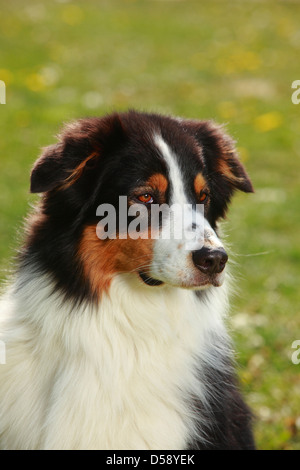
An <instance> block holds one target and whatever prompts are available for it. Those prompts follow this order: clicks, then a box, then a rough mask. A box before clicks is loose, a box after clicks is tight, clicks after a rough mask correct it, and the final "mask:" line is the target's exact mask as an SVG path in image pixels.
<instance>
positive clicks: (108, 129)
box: [30, 114, 123, 193]
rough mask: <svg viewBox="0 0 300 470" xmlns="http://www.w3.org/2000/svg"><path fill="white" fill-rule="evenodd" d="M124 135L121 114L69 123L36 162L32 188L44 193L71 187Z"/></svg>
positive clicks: (33, 190)
mask: <svg viewBox="0 0 300 470" xmlns="http://www.w3.org/2000/svg"><path fill="white" fill-rule="evenodd" d="M122 134H123V129H122V123H121V120H120V117H119V115H118V114H113V115H111V116H107V117H104V118H90V119H81V120H79V121H76V122H74V123H71V124H68V125H67V126H66V127H65V128H64V129H63V131H62V133H61V134H60V135H59V142H58V143H57V144H54V145H50V146H49V147H46V148H45V149H44V150H43V152H42V154H41V156H40V157H39V158H38V160H37V161H36V163H35V165H34V167H33V169H32V172H31V186H30V191H31V192H32V193H44V192H47V191H51V190H54V189H67V188H69V187H70V186H72V185H73V184H74V183H75V182H76V181H77V180H79V179H80V177H81V176H82V174H83V173H86V171H87V170H89V171H91V170H92V169H94V168H95V167H96V166H97V165H98V164H99V160H100V156H101V153H102V152H103V149H104V148H105V146H107V145H110V142H113V143H114V145H115V143H116V142H117V141H118V140H120V138H121V136H122Z"/></svg>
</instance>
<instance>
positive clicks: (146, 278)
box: [139, 271, 163, 287]
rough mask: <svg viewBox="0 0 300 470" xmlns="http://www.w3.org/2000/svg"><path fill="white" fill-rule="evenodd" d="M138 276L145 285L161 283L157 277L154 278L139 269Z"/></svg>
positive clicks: (153, 285)
mask: <svg viewBox="0 0 300 470" xmlns="http://www.w3.org/2000/svg"><path fill="white" fill-rule="evenodd" d="M139 276H140V278H141V279H142V281H143V282H144V283H145V284H147V286H151V287H156V286H161V285H162V284H163V282H162V281H159V280H158V279H154V278H153V277H150V276H149V274H145V273H144V272H142V271H139Z"/></svg>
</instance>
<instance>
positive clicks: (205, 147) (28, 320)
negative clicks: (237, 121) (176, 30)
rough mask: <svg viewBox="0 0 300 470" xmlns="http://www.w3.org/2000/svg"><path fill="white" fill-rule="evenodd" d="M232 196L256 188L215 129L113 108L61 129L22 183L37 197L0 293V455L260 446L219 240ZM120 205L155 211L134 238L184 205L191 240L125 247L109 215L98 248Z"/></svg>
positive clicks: (139, 240)
mask: <svg viewBox="0 0 300 470" xmlns="http://www.w3.org/2000/svg"><path fill="white" fill-rule="evenodd" d="M236 190H241V191H244V192H246V193H247V192H249V193H250V192H253V187H252V183H251V181H250V179H249V176H248V175H247V173H246V170H245V168H244V166H243V165H242V163H241V162H240V161H239V159H238V156H237V153H236V150H235V144H234V142H233V140H232V139H231V138H230V137H229V136H228V135H227V134H226V133H225V132H224V129H223V127H222V126H220V125H217V124H215V123H213V122H212V121H200V120H192V119H181V118H177V117H172V116H162V115H159V114H154V113H153V114H151V113H144V112H139V111H135V110H129V111H127V112H122V113H118V112H114V113H112V114H108V115H105V116H104V117H99V118H98V117H92V118H86V119H81V120H79V121H76V122H73V123H70V124H68V125H66V126H65V127H64V129H63V130H62V133H61V134H60V136H59V139H58V142H57V143H56V144H54V145H51V146H49V147H47V148H45V149H43V151H42V154H41V156H40V157H39V158H38V160H37V161H36V163H35V165H34V167H33V169H32V173H31V192H32V193H41V196H40V199H39V201H38V203H37V206H36V207H35V209H34V211H33V212H32V213H31V214H30V215H29V217H28V219H27V220H26V223H25V228H24V231H25V236H24V243H23V246H22V247H21V248H20V251H19V253H18V267H17V269H16V272H15V275H14V279H13V281H12V282H11V283H10V285H9V287H8V288H7V289H6V291H5V292H4V294H3V296H2V298H1V307H0V315H1V321H0V339H1V341H2V344H4V345H5V351H6V363H5V364H1V365H0V448H2V449H18V450H23V449H30V450H40V449H47V450H54V449H56V450H57V449H63V450H66V449H67V450H78V449H85V450H88V449H101V450H123V449H126V450H147V449H148V450H149V449H151V450H153V449H157V450H162V449H178V450H185V449H194V450H196V449H199V450H206V449H211V450H213V449H230V450H233V449H237V450H240V449H254V448H255V443H254V438H253V431H252V414H251V411H250V409H249V408H248V406H247V405H246V404H245V402H244V400H243V398H242V395H241V392H240V390H239V384H238V380H237V378H236V373H235V361H234V357H233V352H232V345H231V341H230V338H229V335H228V333H227V330H226V325H225V323H226V317H227V311H228V291H229V287H228V283H229V274H228V272H227V271H228V267H227V258H228V255H227V253H226V250H225V248H224V245H223V243H222V242H221V240H220V236H219V235H218V224H219V221H220V220H221V219H222V218H224V217H225V214H226V211H227V207H228V204H229V202H230V199H231V197H232V195H233V193H234V192H235V191H236ZM120 196H123V197H125V196H126V201H127V208H128V210H129V208H130V207H131V206H132V205H135V206H136V205H137V206H138V207H140V208H141V211H142V208H143V210H144V212H145V211H146V214H148V215H149V217H148V219H147V217H146V219H147V220H148V221H149V220H150V226H148V229H145V230H144V232H143V235H145V232H146V234H149V231H150V228H151V218H150V212H151V208H152V206H153V207H154V205H155V204H156V205H163V204H166V205H169V206H170V205H172V204H177V206H179V207H183V206H185V205H186V206H187V207H189V208H191V209H190V210H189V211H186V212H189V214H190V217H189V218H188V222H184V224H183V225H184V227H185V229H186V230H185V234H186V233H189V234H193V236H194V238H193V240H192V242H191V243H190V245H188V243H187V242H186V238H185V237H182V239H178V238H175V237H174V236H173V237H172V236H171V237H169V238H167V237H162V236H157V237H148V238H147V237H146V236H140V237H126V236H124V235H126V229H125V231H124V230H123V231H122V230H121V228H120V222H119V221H118V220H117V221H116V222H115V228H116V235H115V236H112V237H108V238H105V237H102V238H101V236H99V224H100V226H101V221H103V219H104V217H103V216H104V215H105V211H103V212H101V214H102V218H100V217H99V215H97V214H98V213H99V212H97V211H98V208H99V207H100V206H101V207H102V209H103V205H104V208H106V207H112V208H114V209H115V213H116V215H118V214H119V212H120V199H119V198H120ZM196 206H197V207H198V206H199V207H201V208H202V212H201V214H200V219H199V218H198V219H199V220H200V222H199V220H198V221H196V222H195V221H193V220H194V218H193V217H194V215H195V213H196V212H197V211H196V209H195V207H196ZM174 217H175V224H177V223H178V220H177V219H176V217H177V216H176V215H175V216H174ZM162 219H163V218H162V217H160V219H159V222H158V225H157V226H156V232H155V233H156V235H157V234H158V235H159V234H161V233H162V231H163V230H166V228H165V227H164V224H163V221H162ZM134 221H135V218H134V217H133V216H132V214H131V215H130V214H129V219H128V220H127V227H125V228H127V229H128V227H129V224H132V223H133V222H134ZM201 221H202V223H201ZM123 225H124V224H123ZM103 227H104V225H103ZM100 232H101V230H100ZM127 232H128V230H127ZM200 232H201V234H202V236H200ZM172 233H173V234H174V230H173V232H172V230H171V234H172ZM121 234H122V236H121ZM100 235H101V234H100ZM102 235H103V233H102ZM198 239H199V240H200V239H201V240H202V243H199V244H198V241H199V240H198Z"/></svg>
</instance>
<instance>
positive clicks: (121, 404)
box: [8, 277, 222, 449]
mask: <svg viewBox="0 0 300 470" xmlns="http://www.w3.org/2000/svg"><path fill="white" fill-rule="evenodd" d="M148 291H149V294H148V293H147V294H146V295H145V289H144V288H143V289H138V288H136V287H135V288H134V289H133V290H131V289H130V284H128V282H127V281H126V282H124V280H123V279H122V277H121V278H120V279H116V281H115V282H114V284H113V285H112V289H111V291H110V293H109V295H108V296H107V297H105V298H103V299H102V302H101V307H100V308H99V311H96V312H95V311H80V312H74V311H73V312H72V314H71V315H70V312H69V311H68V312H67V311H65V312H64V311H62V310H61V309H60V311H54V310H53V306H55V305H58V303H56V302H53V299H52V301H51V302H50V301H49V304H48V305H45V304H44V305H43V312H41V315H42V316H43V330H42V331H41V332H40V334H39V335H38V336H36V332H32V333H34V335H35V336H34V340H33V341H35V342H36V345H35V348H34V349H35V350H36V351H38V354H37V356H35V357H34V360H32V362H31V360H30V359H28V361H27V362H28V365H26V367H27V372H26V377H25V376H24V377H23V378H22V377H21V378H20V380H21V379H22V382H23V384H24V383H25V382H26V390H27V391H28V393H27V395H26V396H23V398H22V403H21V402H20V404H19V405H17V406H20V407H23V406H24V403H25V402H26V409H27V410H28V419H29V418H30V416H31V418H30V419H29V421H28V424H30V426H36V429H34V430H33V431H34V432H32V434H31V435H32V438H30V436H29V435H28V436H27V438H26V440H27V443H26V446H28V448H42V449H183V448H184V447H185V446H186V445H187V442H188V441H189V439H191V438H192V437H193V433H194V429H195V416H194V415H193V413H192V410H191V409H190V408H189V402H190V399H191V398H192V397H193V396H194V397H195V396H197V397H198V398H199V400H200V401H201V400H203V401H205V395H206V388H205V383H201V364H202V362H203V360H205V359H207V357H205V355H206V352H207V351H208V349H209V347H211V344H210V341H211V332H215V331H216V329H220V328H221V329H222V321H220V318H221V314H220V308H221V304H222V301H221V297H222V296H221V297H220V299H219V305H218V302H217V299H216V302H215V308H214V309H213V310H211V309H210V308H208V307H205V304H202V303H201V302H199V301H198V300H197V298H196V296H195V295H194V293H193V292H192V291H185V290H180V289H172V288H170V289H169V288H168V289H157V290H154V289H151V288H149V290H148V289H147V292H148ZM40 292H41V294H40V295H41V296H42V295H43V296H44V299H45V298H46V294H47V292H46V291H45V292H42V291H40ZM220 292H221V291H220ZM29 303H30V301H29ZM25 308H27V306H26V305H25V303H24V302H23V311H24V309H25ZM28 308H29V305H28ZM51 310H53V311H51ZM36 315H37V316H38V315H39V313H38V312H37V313H36ZM26 334H27V333H26ZM36 338H38V339H36ZM37 343H38V344H37ZM28 344H29V342H28ZM21 353H22V356H24V351H22V352H21ZM21 353H20V354H21ZM30 357H31V356H30V355H29V354H28V358H30ZM22 360H23V359H20V361H22ZM29 364H30V365H29ZM16 367H17V368H19V369H20V364H18V365H17V366H16ZM199 372H200V373H199ZM9 377H10V379H13V380H12V384H13V383H14V381H15V374H13V371H12V370H10V371H9ZM9 377H8V380H9ZM11 394H12V395H13V394H14V391H13V389H12V390H11ZM18 400H19V399H18ZM19 401H20V400H19ZM15 413H16V415H17V414H18V410H17V409H16V410H15ZM33 417H34V420H33ZM33 421H34V423H33ZM23 436H24V434H23ZM33 436H37V437H36V438H33ZM32 439H35V441H34V442H33V440H32ZM29 441H30V442H29Z"/></svg>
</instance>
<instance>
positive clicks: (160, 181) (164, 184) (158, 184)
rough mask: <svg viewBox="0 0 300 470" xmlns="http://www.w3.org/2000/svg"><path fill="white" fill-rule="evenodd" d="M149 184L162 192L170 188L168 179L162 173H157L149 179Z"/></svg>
mask: <svg viewBox="0 0 300 470" xmlns="http://www.w3.org/2000/svg"><path fill="white" fill-rule="evenodd" d="M147 184H149V186H152V188H154V189H157V190H158V191H159V192H161V193H165V192H166V191H167V188H168V180H167V178H166V177H165V176H164V175H162V174H161V173H155V174H154V175H152V176H151V177H150V178H149V180H148V181H147Z"/></svg>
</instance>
